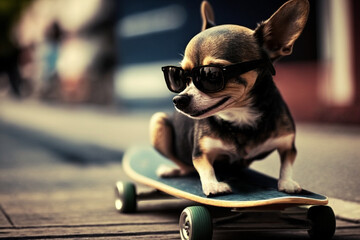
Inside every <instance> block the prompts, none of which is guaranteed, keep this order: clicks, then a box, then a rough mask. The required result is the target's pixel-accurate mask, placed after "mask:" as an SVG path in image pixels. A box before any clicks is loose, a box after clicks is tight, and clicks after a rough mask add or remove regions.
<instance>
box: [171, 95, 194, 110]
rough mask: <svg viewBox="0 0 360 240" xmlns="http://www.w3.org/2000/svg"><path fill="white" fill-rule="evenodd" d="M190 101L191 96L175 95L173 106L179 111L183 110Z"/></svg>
mask: <svg viewBox="0 0 360 240" xmlns="http://www.w3.org/2000/svg"><path fill="white" fill-rule="evenodd" d="M190 102H191V96H189V95H187V94H181V95H177V96H175V97H174V98H173V103H174V105H175V107H176V108H177V109H179V110H181V111H183V110H185V109H186V108H187V107H188V106H189V104H190Z"/></svg>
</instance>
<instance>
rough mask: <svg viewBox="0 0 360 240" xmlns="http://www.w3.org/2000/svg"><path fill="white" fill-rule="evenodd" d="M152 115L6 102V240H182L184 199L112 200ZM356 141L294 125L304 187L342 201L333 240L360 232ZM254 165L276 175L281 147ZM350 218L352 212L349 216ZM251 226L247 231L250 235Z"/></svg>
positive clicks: (1, 152) (359, 136)
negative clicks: (135, 208) (130, 206)
mask: <svg viewBox="0 0 360 240" xmlns="http://www.w3.org/2000/svg"><path fill="white" fill-rule="evenodd" d="M5 103H6V104H5ZM150 115H151V114H150V112H149V113H141V114H139V113H136V112H135V113H134V112H133V113H131V114H127V115H123V114H121V115H119V114H117V113H116V112H115V111H113V110H99V109H93V108H88V109H82V108H80V109H76V108H66V107H59V106H48V105H43V104H38V103H34V102H27V103H17V102H11V101H10V102H1V103H0V166H1V167H0V211H1V212H0V239H1V238H2V236H3V237H5V238H6V239H8V238H9V236H12V237H14V238H15V239H16V238H17V239H21V238H24V239H27V238H28V236H32V238H35V239H37V238H47V237H46V236H48V237H49V236H51V237H52V238H62V237H65V238H83V237H90V236H91V237H94V238H95V237H96V238H100V239H102V238H103V239H108V238H110V237H114V238H118V239H129V238H132V239H149V238H151V236H152V237H155V236H157V237H158V239H177V238H178V233H177V218H178V214H179V212H180V211H181V209H182V208H183V207H184V206H185V205H186V203H184V202H179V203H176V204H173V203H172V204H170V205H163V204H161V205H159V204H154V203H147V204H148V205H146V204H145V205H142V210H141V213H139V214H136V215H126V216H124V215H119V214H118V213H117V212H116V211H115V210H114V206H113V196H114V195H113V186H114V183H115V181H117V180H119V179H122V180H125V179H127V177H126V176H125V175H124V174H123V172H122V170H121V164H120V161H121V157H122V155H123V152H124V151H125V150H126V148H127V147H129V146H131V145H134V144H147V143H148V132H147V125H148V120H149V117H150ZM358 146H360V130H359V128H353V127H351V128H350V127H344V126H337V127H334V126H317V125H304V124H299V125H298V136H297V148H298V152H299V156H298V160H297V162H296V166H295V178H296V180H298V181H299V182H300V183H301V184H302V186H303V187H304V188H307V189H311V190H313V191H316V192H320V193H323V194H326V195H328V196H329V197H330V200H333V199H334V204H338V205H341V206H333V207H334V210H335V212H336V214H337V215H338V223H337V224H338V229H337V236H336V237H335V239H360V226H359V224H358V223H356V222H357V221H359V219H360V215H359V212H358V211H359V209H360V208H359V205H358V204H357V203H359V202H360V190H359V186H358V182H360V176H359V174H358V169H359V168H358V163H357V161H358V159H360V149H359V147H358ZM253 167H254V168H256V169H258V170H261V171H263V172H265V173H267V174H270V175H274V176H277V175H278V169H279V160H278V156H277V154H276V153H275V154H272V155H271V156H270V157H269V159H267V160H266V161H260V162H257V163H255V164H254V165H253ZM338 199H341V200H346V202H345V203H346V204H344V202H340V204H339V202H337V201H338ZM348 201H349V202H348ZM331 204H332V203H331V202H330V205H331ZM351 204H355V205H351ZM349 206H350V207H351V208H350V210H349V209H347V211H348V212H346V211H345V210H346V207H349ZM341 207H342V208H341ZM154 209H155V210H156V209H157V210H156V211H155V212H156V214H155V213H154ZM344 209H345V210H344ZM337 210H338V211H337ZM165 212H167V213H166V214H165ZM349 212H350V213H351V214H349ZM348 217H350V218H351V219H350V220H351V221H343V220H344V218H345V219H347V218H348ZM154 219H156V220H155V221H156V223H154ZM341 219H342V220H341ZM135 222H137V224H139V227H135V225H134V224H135ZM141 224H142V225H141ZM149 224H150V225H149ZM164 225H165V226H166V228H164ZM222 234H223V233H222ZM222 234H220V235H219V233H218V232H217V233H216V234H215V238H214V239H233V237H234V236H236V234H235V235H231V234H230V235H226V234H225V235H222ZM254 234H255V235H256V233H253V234H250V235H247V234H246V235H245V238H244V239H253V238H254V236H255V235H254ZM6 236H7V237H6ZM224 236H227V237H225V238H224ZM243 236H244V235H242V237H243ZM256 236H257V238H259V239H275V238H276V239H304V238H305V239H306V233H304V234H303V233H302V234H299V235H298V233H296V234H295V233H292V232H288V233H285V235H282V234H273V235H272V234H270V235H256Z"/></svg>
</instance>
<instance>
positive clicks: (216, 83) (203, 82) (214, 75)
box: [162, 59, 275, 93]
mask: <svg viewBox="0 0 360 240" xmlns="http://www.w3.org/2000/svg"><path fill="white" fill-rule="evenodd" d="M260 67H266V68H268V69H269V70H270V72H271V74H272V75H275V69H274V67H273V65H272V63H271V61H270V59H259V60H253V61H248V62H241V63H235V64H231V65H227V66H219V65H205V66H198V67H195V68H193V69H191V70H184V69H182V68H181V67H176V66H165V67H162V71H163V72H164V77H165V81H166V85H167V87H168V88H169V90H170V91H172V92H175V93H180V92H182V91H183V90H184V89H185V88H186V86H187V84H188V83H189V82H190V78H191V79H192V81H193V83H194V85H195V87H196V88H197V89H199V90H200V91H202V92H204V93H214V92H218V91H221V90H223V89H224V88H225V85H226V83H227V81H228V79H231V78H233V77H237V76H238V75H240V74H243V73H246V72H249V71H251V70H254V69H256V68H260Z"/></svg>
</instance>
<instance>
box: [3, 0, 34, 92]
mask: <svg viewBox="0 0 360 240" xmlns="http://www.w3.org/2000/svg"><path fill="white" fill-rule="evenodd" d="M28 2H30V1H25V0H23V1H12V0H2V1H0V34H1V35H2V36H1V38H0V90H4V91H6V89H8V88H9V89H11V92H12V94H13V95H14V96H17V97H20V96H21V84H22V78H21V76H20V74H19V69H18V62H19V56H20V49H19V47H18V46H17V45H16V43H15V42H14V41H13V35H12V28H13V25H14V23H15V22H16V20H17V18H18V16H19V14H20V12H21V9H22V8H23V7H24V6H26V5H27V4H28Z"/></svg>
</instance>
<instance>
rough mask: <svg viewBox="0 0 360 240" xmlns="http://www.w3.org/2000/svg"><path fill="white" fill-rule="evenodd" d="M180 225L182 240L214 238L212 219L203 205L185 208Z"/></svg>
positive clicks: (209, 239)
mask: <svg viewBox="0 0 360 240" xmlns="http://www.w3.org/2000/svg"><path fill="white" fill-rule="evenodd" d="M179 226H180V236H181V239H182V240H211V239H212V232H213V230H212V229H213V227H212V219H211V216H210V213H209V211H208V210H207V209H206V208H205V207H203V206H192V207H187V208H185V209H184V210H183V211H182V213H181V215H180V220H179Z"/></svg>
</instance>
